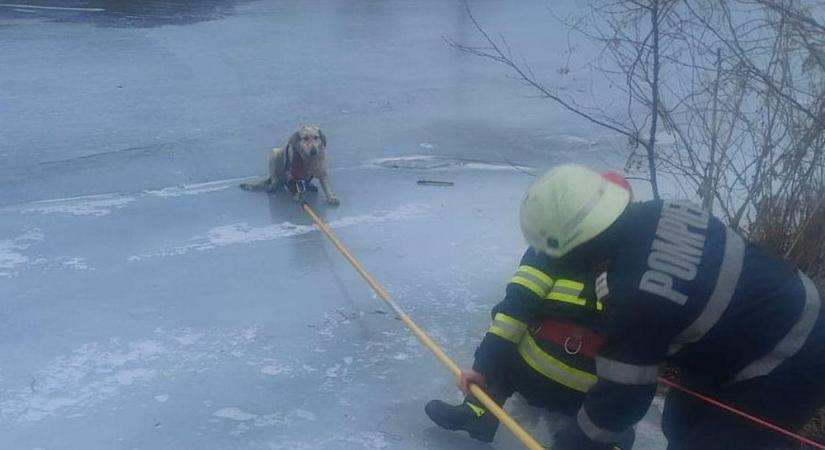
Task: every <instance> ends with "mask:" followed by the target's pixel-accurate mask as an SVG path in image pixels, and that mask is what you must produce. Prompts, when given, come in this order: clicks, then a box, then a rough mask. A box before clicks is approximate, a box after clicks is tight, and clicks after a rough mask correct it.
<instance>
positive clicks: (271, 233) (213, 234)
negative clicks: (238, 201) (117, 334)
mask: <svg viewBox="0 0 825 450" xmlns="http://www.w3.org/2000/svg"><path fill="white" fill-rule="evenodd" d="M428 211H429V206H428V205H424V204H417V203H411V204H406V205H401V206H399V207H397V208H395V209H391V210H380V211H375V212H372V213H370V214H362V215H358V216H349V217H342V218H340V219H335V220H333V221H330V222H328V223H327V225H328V226H329V227H330V228H332V229H336V228H346V227H352V226H356V225H363V224H372V223H381V222H387V221H394V220H408V219H415V218H420V217H424V216H426V214H427V213H428ZM316 230H317V229H316V228H315V226H314V225H298V224H294V223H291V222H282V223H280V224H275V225H267V226H262V227H256V226H252V225H249V224H247V223H234V224H230V225H223V226H219V227H215V228H212V229H211V230H209V231H208V232H207V233H206V236H195V237H193V238H191V239H189V241H190V242H189V243H188V244H185V245H181V246H177V247H172V248H169V249H165V250H161V251H158V252H154V253H145V254H140V255H133V256H130V257H129V261H140V260H143V259H148V258H153V257H158V256H175V255H183V254H186V253H189V252H191V251H204V250H211V249H215V248H218V247H225V246H229V245H237V244H249V243H252V242H260V241H271V240H275V239H283V238H287V237H292V236H300V235H304V234H308V233H312V232H315V231H316Z"/></svg>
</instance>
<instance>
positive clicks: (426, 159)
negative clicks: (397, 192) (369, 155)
mask: <svg viewBox="0 0 825 450" xmlns="http://www.w3.org/2000/svg"><path fill="white" fill-rule="evenodd" d="M369 164H370V165H373V166H378V167H383V168H386V169H410V170H456V169H467V170H519V171H523V170H529V169H530V168H529V167H527V166H523V165H518V164H511V163H509V162H500V161H480V160H472V159H462V158H454V157H448V156H430V155H414V156H404V157H397V158H379V159H373V160H371V161H369Z"/></svg>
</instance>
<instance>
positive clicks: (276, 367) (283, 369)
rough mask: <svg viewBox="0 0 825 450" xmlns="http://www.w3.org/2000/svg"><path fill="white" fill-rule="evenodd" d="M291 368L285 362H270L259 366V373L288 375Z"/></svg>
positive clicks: (290, 372)
mask: <svg viewBox="0 0 825 450" xmlns="http://www.w3.org/2000/svg"><path fill="white" fill-rule="evenodd" d="M293 370H294V369H293V368H292V366H290V365H287V364H270V365H268V366H266V367H262V368H261V373H263V374H266V375H272V376H276V375H290V374H292V372H293Z"/></svg>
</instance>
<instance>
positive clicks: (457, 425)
mask: <svg viewBox="0 0 825 450" xmlns="http://www.w3.org/2000/svg"><path fill="white" fill-rule="evenodd" d="M424 412H426V413H427V416H428V417H429V418H430V420H432V421H433V422H435V424H436V425H438V426H440V427H441V428H444V429H447V430H464V431H466V432H468V433H470V437H471V438H473V439H478V440H479V441H482V442H493V437H494V436H495V435H496V430H497V429H498V419H496V417H495V416H493V415H492V414H490V413H489V412H488V411H487V410H486V409H484V408H483V407H481V406H479V405H476V404H475V403H472V402H469V401H465V402H464V403H462V404H460V405H450V404H447V403H444V402H442V401H441V400H432V401H431V402H429V403H427V405H426V406H425V407H424Z"/></svg>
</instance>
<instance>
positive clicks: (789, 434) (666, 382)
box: [659, 377, 825, 450]
mask: <svg viewBox="0 0 825 450" xmlns="http://www.w3.org/2000/svg"><path fill="white" fill-rule="evenodd" d="M659 383H662V384H664V385H666V386H670V387H672V388H673V389H676V390H679V391H682V392H684V393H686V394H689V395H692V396H694V397H696V398H698V399H700V400H702V401H704V402H707V403H710V404H711V405H713V406H716V407H718V408H722V409H724V410H725V411H728V412H731V413H733V414H736V415H738V416H740V417H744V418H745V419H748V420H750V421H751V422H754V423H757V424H759V425H762V426H763V427H766V428H769V429H771V430H773V431H776V432H777V433H780V434H783V435H785V436H787V437H789V438H791V439H793V440H795V441H799V442H801V443H803V444H805V445H810V446H811V447H814V448H817V449H819V450H825V445H823V444H820V443H819V442H816V441H812V440H810V439H808V438H806V437H803V436H800V435H798V434H796V433H794V432H792V431H788V430H786V429H784V428H782V427H780V426H777V425H774V424H772V423H770V422H767V421H764V420H762V419H760V418H758V417H756V416H752V415H750V414H748V413H746V412H744V411H742V410H739V409H736V408H734V407H732V406H729V405H726V404H724V403H722V402H720V401H718V400H714V399H712V398H710V397H707V396H704V395H702V394H700V393H698V392H695V391H691V390H690V389H688V388H686V387H684V386H681V385H679V384H676V383H674V382H673V381H670V380H668V379H667V378H663V377H659Z"/></svg>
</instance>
